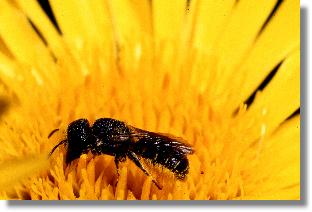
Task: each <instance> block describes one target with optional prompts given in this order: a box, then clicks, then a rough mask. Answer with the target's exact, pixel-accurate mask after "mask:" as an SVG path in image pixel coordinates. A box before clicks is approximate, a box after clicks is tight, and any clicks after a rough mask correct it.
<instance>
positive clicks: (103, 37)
mask: <svg viewBox="0 0 312 212" xmlns="http://www.w3.org/2000/svg"><path fill="white" fill-rule="evenodd" d="M50 4H51V8H52V10H53V13H54V15H55V18H56V21H57V24H58V26H59V28H60V32H61V33H59V32H58V30H57V29H56V28H55V26H54V25H53V24H52V23H51V21H50V19H49V18H48V17H47V16H46V15H45V14H44V12H43V10H42V9H41V7H40V5H39V4H38V3H37V1H35V0H29V1H22V0H15V1H9V0H2V1H0V106H1V110H0V125H1V126H0V145H1V148H0V188H1V189H0V190H1V191H0V195H1V196H0V197H1V198H2V199H206V200H211V199H239V200H240V199H300V115H299V113H298V109H299V107H300V80H299V79H300V71H299V70H300V59H299V58H300V47H299V46H300V39H299V1H296V0H288V1H282V3H281V2H280V1H276V0H268V1H257V0H252V1H250V0H241V1H235V0H224V1H209V0H207V1H204V0H202V1H200V0H191V1H182V0H172V1H166V0H153V1H148V0H146V1H143V0H129V1H126V0H114V1H112V0H107V1H102V0H92V1H74V0H66V1H63V0H53V1H50ZM267 76H273V77H272V78H270V79H268V78H267ZM266 78H267V80H265V79H266ZM263 81H266V82H267V81H268V82H267V83H262V82H263ZM257 90H258V91H257ZM253 94H256V95H253ZM249 97H250V98H249ZM247 99H248V100H247ZM295 111H297V112H295ZM292 114H293V115H292ZM81 117H85V118H88V120H90V121H91V122H93V121H94V120H96V119H97V118H100V117H112V118H116V119H119V120H123V121H126V122H127V123H128V124H130V125H133V126H136V127H138V128H142V129H146V130H150V131H155V132H164V133H170V134H173V135H175V136H180V137H183V138H184V139H185V140H187V141H188V142H189V143H190V144H191V145H193V147H194V149H195V153H194V154H193V155H191V156H189V161H190V173H189V175H188V177H187V180H186V181H185V182H183V181H177V180H175V179H174V178H173V177H172V176H171V175H170V173H169V172H168V171H166V170H164V171H163V173H162V174H160V175H158V176H159V177H160V178H161V179H163V180H162V182H163V183H164V188H163V190H158V189H157V188H156V187H155V185H154V184H153V183H152V182H151V179H150V178H149V177H147V176H145V175H144V174H143V173H142V172H141V171H140V170H139V169H138V168H137V167H136V166H135V165H134V164H133V163H131V162H130V161H127V162H125V163H124V164H123V165H122V167H121V168H120V177H119V182H118V184H117V187H115V181H116V170H115V165H114V159H113V157H111V156H107V155H103V156H92V155H91V154H84V155H82V156H81V157H80V159H77V160H75V161H74V162H73V163H72V164H70V165H65V163H64V160H63V158H64V156H63V155H64V153H65V149H64V148H60V149H59V150H57V151H56V152H55V153H54V154H53V156H52V157H51V158H49V159H48V158H47V155H48V153H49V151H50V150H51V149H52V148H53V146H54V145H55V144H56V143H57V142H59V141H60V140H61V139H62V138H64V136H66V135H65V134H64V132H63V131H65V130H66V127H67V125H68V123H70V122H71V121H73V120H75V119H78V118H81ZM58 127H60V128H61V129H62V130H61V132H60V133H57V134H55V135H54V136H53V137H52V138H51V139H48V138H47V135H48V134H49V133H50V132H51V131H52V130H53V129H55V128H58ZM157 170H158V171H161V170H160V169H159V167H158V168H157V167H156V168H155V171H157Z"/></svg>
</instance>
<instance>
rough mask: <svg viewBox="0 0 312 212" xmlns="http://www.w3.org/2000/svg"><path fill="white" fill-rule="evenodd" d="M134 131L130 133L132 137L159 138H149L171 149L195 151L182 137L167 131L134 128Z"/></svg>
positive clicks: (188, 152) (186, 152) (187, 151)
mask: <svg viewBox="0 0 312 212" xmlns="http://www.w3.org/2000/svg"><path fill="white" fill-rule="evenodd" d="M134 129H135V130H134V132H133V133H131V134H130V137H132V138H138V139H140V138H157V139H149V141H150V142H155V143H156V145H159V146H165V147H167V148H170V149H175V150H179V151H181V152H182V153H184V154H192V153H194V149H193V148H192V147H191V146H190V145H189V144H188V143H187V142H186V141H185V140H184V139H183V138H181V137H176V136H173V135H171V134H167V133H155V132H149V131H146V130H141V129H138V128H134Z"/></svg>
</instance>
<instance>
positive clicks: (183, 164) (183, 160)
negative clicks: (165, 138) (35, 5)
mask: <svg viewBox="0 0 312 212" xmlns="http://www.w3.org/2000/svg"><path fill="white" fill-rule="evenodd" d="M135 152H136V153H138V155H140V156H141V157H143V158H145V159H149V160H150V161H151V162H152V164H154V165H156V164H158V165H161V166H164V167H165V168H167V169H169V170H170V171H171V172H173V173H174V175H175V177H176V178H177V179H178V180H184V179H185V177H186V175H187V174H188V172H189V162H188V159H187V157H186V155H185V154H184V153H183V152H181V151H177V150H176V149H175V150H173V149H171V148H170V147H168V146H166V148H165V146H164V147H159V146H157V147H155V146H154V147H153V146H151V145H150V144H148V143H147V142H143V141H142V140H141V142H140V141H139V142H138V143H136V148H135Z"/></svg>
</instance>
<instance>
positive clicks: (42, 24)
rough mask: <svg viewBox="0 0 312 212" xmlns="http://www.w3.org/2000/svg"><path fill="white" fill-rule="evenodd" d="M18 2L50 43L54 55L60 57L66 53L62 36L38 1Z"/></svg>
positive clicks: (20, 0)
mask: <svg viewBox="0 0 312 212" xmlns="http://www.w3.org/2000/svg"><path fill="white" fill-rule="evenodd" d="M18 4H19V5H20V6H21V8H22V9H23V11H24V12H25V14H26V15H27V17H28V18H29V19H30V20H31V21H32V22H33V23H34V24H35V26H36V27H37V28H38V30H39V31H40V33H41V34H42V35H43V37H44V38H45V40H46V41H47V43H48V46H49V47H51V49H52V51H53V53H54V55H55V56H58V57H60V56H61V55H62V54H64V53H63V51H64V49H63V48H64V46H63V43H62V41H61V39H60V36H59V34H58V32H57V30H56V28H55V27H54V26H53V24H52V23H51V21H50V20H49V18H48V17H47V15H46V14H45V13H44V12H43V10H42V9H41V7H40V6H39V4H38V2H37V1H35V0H29V1H22V0H18Z"/></svg>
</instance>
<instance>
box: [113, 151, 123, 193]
mask: <svg viewBox="0 0 312 212" xmlns="http://www.w3.org/2000/svg"><path fill="white" fill-rule="evenodd" d="M125 160H126V157H125V156H121V155H116V156H115V160H114V161H115V165H116V170H117V179H116V183H115V187H117V184H118V179H119V163H120V162H124V161H125Z"/></svg>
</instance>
